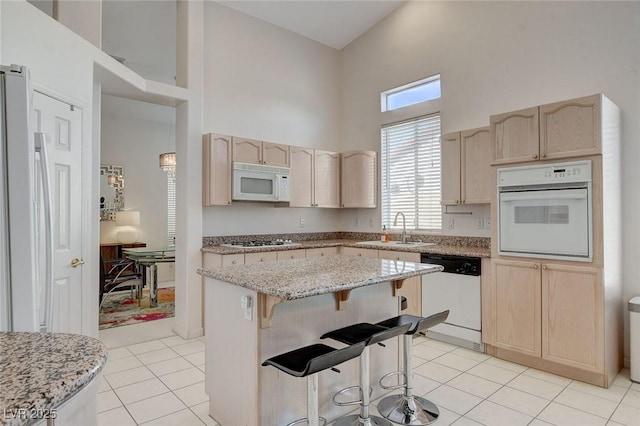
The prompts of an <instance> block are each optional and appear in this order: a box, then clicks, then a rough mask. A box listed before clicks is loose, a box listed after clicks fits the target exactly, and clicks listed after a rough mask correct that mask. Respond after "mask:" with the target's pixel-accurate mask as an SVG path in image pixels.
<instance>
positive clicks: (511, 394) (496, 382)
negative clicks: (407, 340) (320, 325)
mask: <svg viewBox="0 0 640 426" xmlns="http://www.w3.org/2000/svg"><path fill="white" fill-rule="evenodd" d="M111 343H112V344H113V342H111ZM414 345H415V351H414V368H415V372H416V380H415V381H416V386H415V387H416V390H417V392H416V393H417V394H420V395H423V396H424V397H425V398H427V399H430V400H431V401H433V402H434V403H435V404H436V405H438V407H439V408H440V412H441V415H440V418H439V420H438V422H437V424H438V426H446V425H456V426H472V425H485V426H517V425H531V426H545V425H547V426H548V425H557V426H573V425H576V426H577V425H580V426H585V425H611V426H614V425H626V426H638V425H640V384H632V382H631V381H630V380H629V371H628V370H627V369H625V370H623V371H622V372H621V373H620V375H619V376H618V377H617V378H616V381H615V383H614V384H613V386H611V388H609V389H603V388H599V387H596V386H591V385H587V384H585V383H581V382H577V381H573V380H570V379H567V378H564V377H560V376H555V375H553V374H549V373H545V372H542V371H537V370H535V369H531V368H527V367H523V366H521V365H518V364H513V363H510V362H507V361H503V360H499V359H496V358H493V357H490V356H487V355H484V354H480V353H477V352H473V351H470V350H467V349H464V348H460V347H457V346H454V345H449V344H447V343H442V342H438V341H435V340H430V339H427V338H424V337H418V338H416V339H415V340H414ZM112 347H113V346H112ZM204 370H205V368H204V342H203V338H199V339H192V340H183V339H181V338H180V337H178V336H171V337H165V338H160V339H157V340H152V341H149V342H145V343H139V344H132V345H129V346H122V347H113V348H112V349H110V350H109V361H108V363H107V365H106V366H105V368H104V371H103V381H102V384H101V388H100V393H99V394H98V412H99V414H98V424H99V425H100V426H103V425H104V426H111V425H113V426H116V425H117V426H126V425H154V426H158V425H177V424H180V425H185V426H190V425H199V426H200V425H203V424H204V425H212V426H216V425H217V423H216V422H215V421H214V420H213V419H211V418H210V417H209V416H208V397H207V395H206V394H205V392H204ZM376 402H377V401H374V404H375V403H376ZM372 412H373V413H374V414H378V413H377V410H376V409H375V407H373V410H372ZM225 426H226V425H225ZM229 426H234V425H229Z"/></svg>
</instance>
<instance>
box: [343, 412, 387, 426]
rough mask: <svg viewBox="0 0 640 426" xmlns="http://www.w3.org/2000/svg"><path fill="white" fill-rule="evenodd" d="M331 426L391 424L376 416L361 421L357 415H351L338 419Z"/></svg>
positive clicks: (382, 425) (381, 425) (380, 425)
mask: <svg viewBox="0 0 640 426" xmlns="http://www.w3.org/2000/svg"><path fill="white" fill-rule="evenodd" d="M332 426H393V425H392V424H391V422H389V421H388V420H385V419H383V418H382V417H378V416H369V418H368V419H363V418H361V417H360V415H359V414H352V415H350V416H346V417H340V418H339V419H338V420H336V421H335V422H334V423H333V425H332Z"/></svg>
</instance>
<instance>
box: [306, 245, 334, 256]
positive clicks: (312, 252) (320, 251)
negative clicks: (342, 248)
mask: <svg viewBox="0 0 640 426" xmlns="http://www.w3.org/2000/svg"><path fill="white" fill-rule="evenodd" d="M336 254H338V247H321V248H314V249H307V253H306V255H307V257H309V258H311V257H324V256H333V255H336Z"/></svg>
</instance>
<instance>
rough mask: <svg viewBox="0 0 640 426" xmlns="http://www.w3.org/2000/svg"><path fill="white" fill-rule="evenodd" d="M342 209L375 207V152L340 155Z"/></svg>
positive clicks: (354, 152)
mask: <svg viewBox="0 0 640 426" xmlns="http://www.w3.org/2000/svg"><path fill="white" fill-rule="evenodd" d="M341 163H342V164H341V179H342V185H341V189H342V190H341V199H342V203H341V206H342V207H363V208H375V207H376V192H377V164H376V152H375V151H353V152H345V153H343V154H342V162H341Z"/></svg>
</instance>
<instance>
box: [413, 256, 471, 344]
mask: <svg viewBox="0 0 640 426" xmlns="http://www.w3.org/2000/svg"><path fill="white" fill-rule="evenodd" d="M420 261H421V262H422V263H431V264H434V265H441V266H443V267H444V271H443V272H436V273H434V274H427V275H423V276H422V315H423V316H425V317H426V316H429V315H431V314H434V313H436V312H440V311H444V310H446V309H448V310H449V317H448V318H447V321H445V322H444V323H442V324H438V325H436V326H435V327H432V328H430V329H429V330H428V331H427V333H426V335H427V337H430V338H432V339H436V340H441V341H444V342H447V343H452V344H455V345H458V346H463V347H466V348H469V349H473V350H475V351H479V352H484V344H483V343H482V317H481V299H480V273H481V268H480V265H481V260H480V258H479V257H466V256H450V255H440V254H431V253H422V255H421V259H420Z"/></svg>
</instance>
